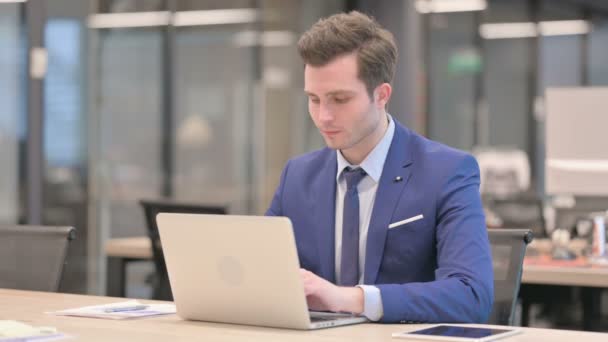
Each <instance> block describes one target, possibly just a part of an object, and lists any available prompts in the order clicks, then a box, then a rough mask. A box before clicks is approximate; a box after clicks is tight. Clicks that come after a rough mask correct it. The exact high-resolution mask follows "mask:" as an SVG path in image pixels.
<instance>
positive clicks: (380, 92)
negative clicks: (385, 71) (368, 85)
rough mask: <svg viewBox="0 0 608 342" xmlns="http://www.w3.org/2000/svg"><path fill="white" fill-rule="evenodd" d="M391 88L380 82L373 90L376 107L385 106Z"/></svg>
mask: <svg viewBox="0 0 608 342" xmlns="http://www.w3.org/2000/svg"><path fill="white" fill-rule="evenodd" d="M392 92H393V88H392V87H391V85H390V84H388V83H382V84H381V85H379V86H377V87H376V90H374V103H375V104H376V106H377V107H378V108H386V104H387V103H388V101H389V100H390V98H391V94H392Z"/></svg>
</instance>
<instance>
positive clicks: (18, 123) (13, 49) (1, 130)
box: [0, 3, 26, 223]
mask: <svg viewBox="0 0 608 342" xmlns="http://www.w3.org/2000/svg"><path fill="white" fill-rule="evenodd" d="M22 9H23V7H22V4H18V3H0V51H2V53H0V104H1V105H0V146H2V148H0V164H1V165H3V166H2V171H0V223H17V222H18V221H19V217H20V215H21V207H22V206H21V204H20V199H21V198H22V197H21V196H20V193H19V192H20V189H22V188H23V187H22V186H20V185H21V184H22V182H23V178H22V177H20V176H19V174H20V172H19V171H20V163H21V161H22V160H23V159H21V158H20V153H21V152H22V151H23V142H24V139H25V120H24V118H25V96H24V94H25V68H26V66H25V63H24V56H25V49H24V47H25V45H24V43H23V40H22V39H21V37H22V35H23V23H22V13H23V12H22Z"/></svg>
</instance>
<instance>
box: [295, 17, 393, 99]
mask: <svg viewBox="0 0 608 342" xmlns="http://www.w3.org/2000/svg"><path fill="white" fill-rule="evenodd" d="M298 52H299V53H300V56H301V57H302V60H304V63H305V64H308V65H312V66H323V65H325V64H327V63H329V62H330V61H332V60H333V59H334V58H336V57H339V56H342V55H346V54H350V53H353V52H356V53H357V65H358V69H359V70H358V77H359V79H360V80H361V81H363V83H365V86H366V88H367V90H368V92H369V94H370V96H372V94H373V92H374V89H376V87H377V86H378V85H380V84H382V83H391V81H392V80H393V76H394V75H395V66H396V64H397V46H396V44H395V39H394V38H393V35H392V34H391V33H390V32H389V31H387V30H385V29H384V28H382V26H380V24H378V22H376V20H374V19H373V18H371V17H369V16H367V15H365V14H362V13H360V12H357V11H352V12H350V13H340V14H335V15H332V16H331V17H328V18H324V19H320V20H319V21H317V22H316V23H315V24H314V25H313V26H312V27H311V28H310V29H309V30H308V31H306V32H304V34H303V35H302V37H300V40H299V41H298Z"/></svg>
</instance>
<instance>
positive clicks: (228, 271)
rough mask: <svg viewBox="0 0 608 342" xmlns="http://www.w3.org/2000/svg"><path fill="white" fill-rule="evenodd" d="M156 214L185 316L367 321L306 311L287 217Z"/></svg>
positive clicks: (302, 324) (310, 323) (299, 323)
mask: <svg viewBox="0 0 608 342" xmlns="http://www.w3.org/2000/svg"><path fill="white" fill-rule="evenodd" d="M156 220H157V224H158V229H159V233H160V240H161V243H162V246H163V252H164V255H165V262H166V264H167V271H168V273H169V281H170V283H171V290H172V292H173V297H174V300H175V304H176V307H177V314H178V315H179V316H180V317H182V318H184V319H190V320H199V321H210V322H222V323H236V324H248V325H257V326H267V327H276V328H291V329H304V330H305V329H320V328H328V327H334V326H339V325H347V324H355V323H363V322H367V319H366V318H365V317H359V316H353V315H346V314H335V313H320V312H309V311H308V306H307V304H306V297H305V295H304V287H303V284H302V280H301V278H300V271H299V269H300V265H299V261H298V254H297V251H296V244H295V240H294V236H293V230H292V226H291V221H290V220H289V219H288V218H286V217H264V216H234V215H203V214H175V213H160V214H158V215H157V216H156Z"/></svg>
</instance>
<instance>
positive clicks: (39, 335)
mask: <svg viewBox="0 0 608 342" xmlns="http://www.w3.org/2000/svg"><path fill="white" fill-rule="evenodd" d="M65 337H66V336H65V335H64V334H62V333H60V332H58V331H57V329H55V328H53V327H33V326H31V325H28V324H25V323H21V322H18V321H8V320H6V321H0V342H25V341H39V342H41V341H54V340H60V339H62V338H65Z"/></svg>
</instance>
